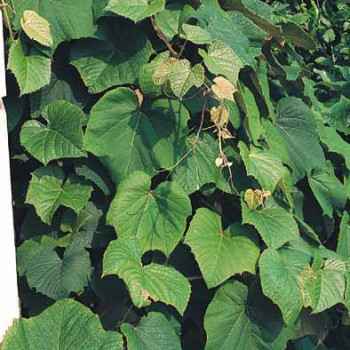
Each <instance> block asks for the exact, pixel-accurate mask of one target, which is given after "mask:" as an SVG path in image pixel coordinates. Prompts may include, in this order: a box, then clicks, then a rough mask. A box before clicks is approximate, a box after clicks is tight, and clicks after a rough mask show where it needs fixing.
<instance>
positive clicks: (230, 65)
mask: <svg viewBox="0 0 350 350" xmlns="http://www.w3.org/2000/svg"><path fill="white" fill-rule="evenodd" d="M199 54H200V55H201V56H202V57H203V59H204V63H205V65H206V66H207V68H208V69H209V71H210V72H211V73H213V74H217V75H218V74H221V75H224V76H225V77H226V78H227V79H229V80H230V81H231V83H233V84H236V83H237V79H238V73H239V71H240V70H241V68H243V63H242V61H241V60H240V59H239V57H238V56H237V55H236V53H235V52H234V51H233V50H232V49H231V48H230V47H229V46H228V45H227V44H225V43H223V42H222V41H219V40H217V41H214V42H213V43H212V44H210V45H209V49H208V52H205V51H204V50H202V49H200V50H199Z"/></svg>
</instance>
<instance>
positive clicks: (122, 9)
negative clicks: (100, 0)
mask: <svg viewBox="0 0 350 350" xmlns="http://www.w3.org/2000/svg"><path fill="white" fill-rule="evenodd" d="M164 6H165V0H130V1H128V2H125V1H123V0H109V2H108V5H107V7H106V8H105V12H113V13H115V14H117V15H120V16H123V17H126V18H130V19H132V20H133V21H134V22H139V21H141V20H142V19H144V18H147V17H150V16H152V15H154V14H156V13H157V12H160V11H162V10H163V9H164Z"/></svg>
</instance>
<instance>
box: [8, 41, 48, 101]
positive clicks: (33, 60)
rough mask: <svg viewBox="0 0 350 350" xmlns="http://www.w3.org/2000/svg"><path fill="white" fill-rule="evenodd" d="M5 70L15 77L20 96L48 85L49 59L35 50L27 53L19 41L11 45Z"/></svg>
mask: <svg viewBox="0 0 350 350" xmlns="http://www.w3.org/2000/svg"><path fill="white" fill-rule="evenodd" d="M7 68H8V69H10V70H11V71H12V73H13V74H14V75H15V77H16V80H17V83H18V86H19V90H20V93H21V95H24V94H29V93H32V92H34V91H37V90H39V89H41V88H42V87H43V86H45V85H48V84H49V83H50V77H51V60H50V58H49V57H46V56H44V55H42V54H41V53H40V52H39V51H37V50H35V49H31V50H30V51H29V52H28V50H27V48H26V47H25V44H24V43H22V42H21V40H16V41H14V42H13V43H12V45H11V49H10V52H9V59H8V64H7Z"/></svg>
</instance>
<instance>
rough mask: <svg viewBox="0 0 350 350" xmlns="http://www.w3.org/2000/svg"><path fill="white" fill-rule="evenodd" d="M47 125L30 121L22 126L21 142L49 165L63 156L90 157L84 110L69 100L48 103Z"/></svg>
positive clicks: (45, 112)
mask: <svg viewBox="0 0 350 350" xmlns="http://www.w3.org/2000/svg"><path fill="white" fill-rule="evenodd" d="M42 116H43V117H44V118H45V120H46V122H47V125H45V124H42V123H41V122H39V121H37V120H29V121H27V122H26V123H24V125H23V126H22V130H21V136H20V140H21V145H22V146H23V147H25V148H26V150H27V151H28V152H29V153H30V154H31V155H32V156H33V157H34V158H36V159H38V160H39V161H40V162H41V163H44V164H45V165H46V164H48V163H49V162H50V161H51V160H54V159H60V158H79V157H86V152H84V151H83V150H82V148H83V130H82V127H81V121H82V120H83V119H84V117H85V116H84V113H83V112H82V111H81V110H80V109H79V108H78V107H76V106H74V105H72V104H70V103H69V102H65V101H57V102H54V103H52V104H50V105H48V106H47V107H46V108H45V110H44V111H43V113H42Z"/></svg>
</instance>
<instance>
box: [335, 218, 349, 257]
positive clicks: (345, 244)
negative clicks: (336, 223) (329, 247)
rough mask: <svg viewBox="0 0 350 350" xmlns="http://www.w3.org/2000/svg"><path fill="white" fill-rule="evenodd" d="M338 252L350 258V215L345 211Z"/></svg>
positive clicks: (341, 223)
mask: <svg viewBox="0 0 350 350" xmlns="http://www.w3.org/2000/svg"><path fill="white" fill-rule="evenodd" d="M337 253H338V254H340V255H342V256H344V257H347V258H350V216H349V214H348V213H347V212H344V214H343V217H342V219H341V222H340V228H339V237H338V245H337Z"/></svg>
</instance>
